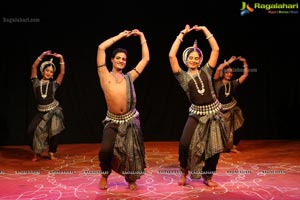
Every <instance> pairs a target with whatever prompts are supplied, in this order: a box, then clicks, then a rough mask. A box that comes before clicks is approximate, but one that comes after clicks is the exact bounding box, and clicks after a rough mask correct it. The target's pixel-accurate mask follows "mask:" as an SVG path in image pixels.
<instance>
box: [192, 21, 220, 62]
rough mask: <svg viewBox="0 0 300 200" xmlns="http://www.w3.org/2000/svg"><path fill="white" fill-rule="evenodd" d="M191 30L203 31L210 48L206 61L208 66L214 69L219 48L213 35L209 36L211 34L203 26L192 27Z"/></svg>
mask: <svg viewBox="0 0 300 200" xmlns="http://www.w3.org/2000/svg"><path fill="white" fill-rule="evenodd" d="M192 29H193V30H196V31H203V33H204V35H205V37H206V39H207V40H208V42H209V45H210V47H211V53H210V57H209V60H208V64H209V65H210V67H212V68H215V67H216V65H217V62H218V58H219V52H220V48H219V45H218V43H217V41H216V39H215V37H214V35H213V34H211V32H210V31H209V30H208V29H207V28H206V27H205V26H198V25H195V26H193V28H192Z"/></svg>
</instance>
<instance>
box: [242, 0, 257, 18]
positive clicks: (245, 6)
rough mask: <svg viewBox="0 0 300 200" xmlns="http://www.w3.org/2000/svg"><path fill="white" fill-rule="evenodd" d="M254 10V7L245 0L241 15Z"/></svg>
mask: <svg viewBox="0 0 300 200" xmlns="http://www.w3.org/2000/svg"><path fill="white" fill-rule="evenodd" d="M253 11H254V9H253V8H251V7H250V6H249V4H248V3H246V2H245V1H242V8H241V16H244V15H246V14H249V13H251V12H253Z"/></svg>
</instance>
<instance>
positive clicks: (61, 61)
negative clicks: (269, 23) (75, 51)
mask: <svg viewBox="0 0 300 200" xmlns="http://www.w3.org/2000/svg"><path fill="white" fill-rule="evenodd" d="M52 55H53V56H54V57H56V58H59V65H60V69H59V74H58V76H57V78H56V83H57V84H59V85H61V83H62V81H63V78H64V76H65V61H64V57H63V56H62V55H61V54H58V53H54V54H52Z"/></svg>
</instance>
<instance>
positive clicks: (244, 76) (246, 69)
mask: <svg viewBox="0 0 300 200" xmlns="http://www.w3.org/2000/svg"><path fill="white" fill-rule="evenodd" d="M237 59H238V60H239V61H241V62H242V63H243V68H244V72H243V74H242V75H241V76H240V78H239V83H240V84H242V83H243V82H244V81H245V80H246V79H247V77H248V73H249V70H248V63H247V60H246V59H245V58H243V57H242V56H239V57H238V58H237Z"/></svg>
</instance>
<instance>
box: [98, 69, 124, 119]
mask: <svg viewBox="0 0 300 200" xmlns="http://www.w3.org/2000/svg"><path fill="white" fill-rule="evenodd" d="M101 87H102V89H103V91H104V95H105V99H106V104H107V109H108V111H110V112H111V113H113V114H117V115H119V114H124V113H126V112H127V110H126V109H127V108H126V107H127V90H126V80H125V78H124V76H123V75H122V76H119V77H115V76H113V75H112V74H110V76H108V77H107V79H106V82H105V83H104V84H101Z"/></svg>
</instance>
